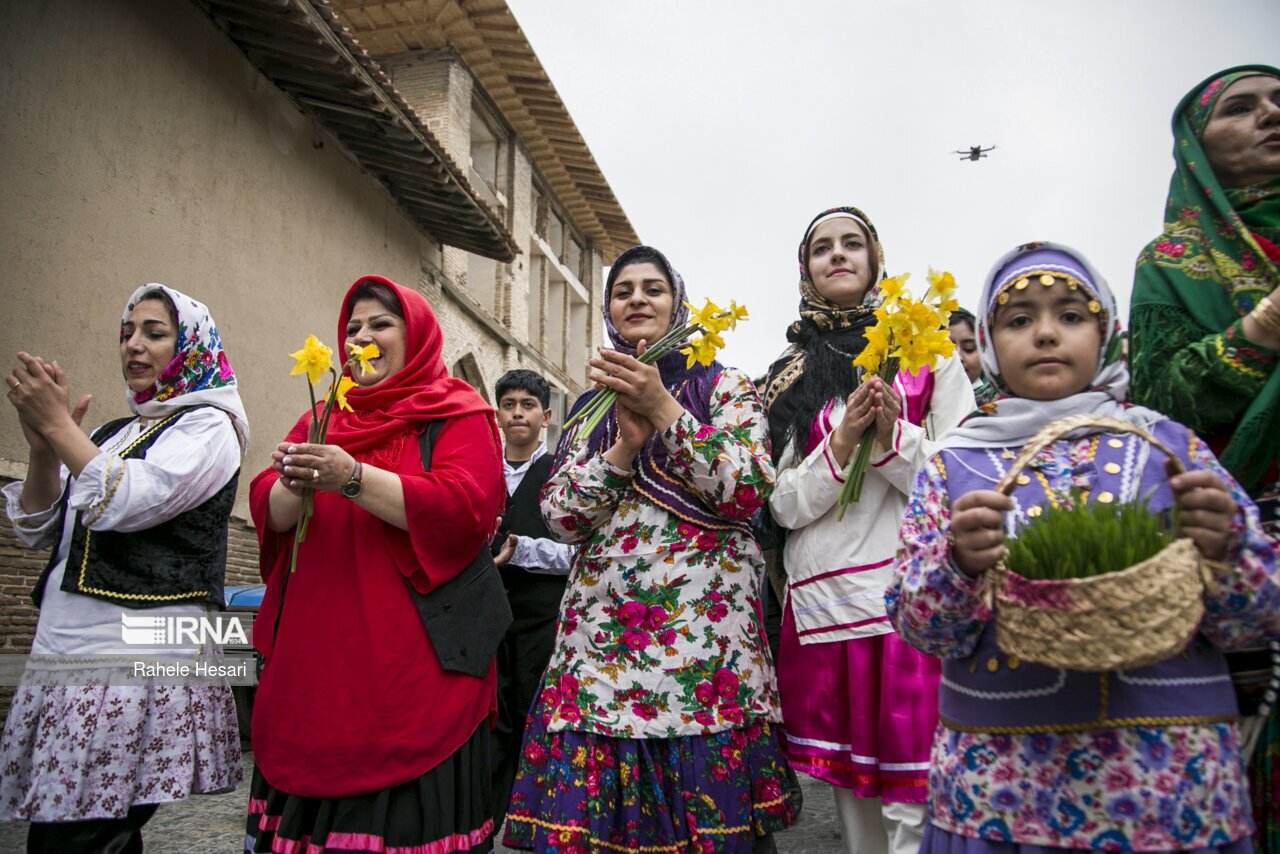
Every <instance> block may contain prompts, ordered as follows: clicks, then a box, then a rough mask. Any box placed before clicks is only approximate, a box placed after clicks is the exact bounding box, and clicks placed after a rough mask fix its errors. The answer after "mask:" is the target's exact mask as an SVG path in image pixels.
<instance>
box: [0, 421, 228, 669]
mask: <svg viewBox="0 0 1280 854" xmlns="http://www.w3.org/2000/svg"><path fill="white" fill-rule="evenodd" d="M152 423H154V420H153V422H152ZM143 432H144V430H143V429H142V427H141V426H140V423H139V421H138V420H137V419H134V420H133V421H131V422H130V423H129V424H127V425H126V426H125V427H124V428H123V429H121V430H120V432H118V433H116V434H115V435H114V436H112V437H111V438H110V439H108V440H107V442H106V443H105V445H104V447H103V453H101V454H98V455H97V456H96V457H94V458H93V459H92V460H90V461H89V463H88V465H86V466H85V467H84V469H83V470H82V471H81V472H80V476H79V477H78V478H74V479H73V481H72V484H71V493H70V495H69V496H68V498H67V516H66V519H65V520H64V522H63V525H62V538H61V541H60V543H59V546H58V554H57V560H56V562H55V564H54V567H53V570H52V572H50V574H49V580H48V583H47V584H46V585H45V590H44V599H43V601H42V602H41V605H40V618H39V620H38V621H37V623H36V636H35V640H34V641H33V642H32V644H31V654H32V655H57V656H68V655H75V656H87V655H126V656H136V655H140V654H145V653H147V652H151V651H161V650H151V649H150V648H148V647H145V646H136V645H132V644H131V645H128V646H125V644H124V641H123V639H122V638H123V636H122V634H121V620H120V615H121V614H122V613H127V614H132V615H137V614H148V613H152V614H154V613H159V612H157V611H153V610H151V609H135V608H129V607H128V606H126V605H119V604H116V603H114V602H108V601H106V600H103V599H95V598H93V597H91V596H84V595H82V594H79V593H67V592H65V591H63V590H62V579H63V574H64V572H65V570H66V567H67V555H68V553H69V551H70V549H71V534H72V530H73V529H74V526H75V514H76V512H77V511H82V517H81V521H82V523H83V524H84V526H85V527H86V528H88V529H89V530H91V531H116V532H128V531H141V530H144V529H146V528H152V527H154V526H156V525H159V524H160V523H161V522H166V521H168V520H169V519H172V518H173V517H175V516H177V515H178V514H180V513H183V512H185V511H187V510H190V509H191V508H193V507H196V506H198V505H200V504H203V503H204V502H205V501H207V500H208V499H209V498H210V497H211V496H213V495H214V494H215V493H216V492H217V491H218V490H219V489H221V488H222V487H223V486H225V485H226V483H227V481H229V480H230V479H231V476H232V475H233V474H235V472H236V469H238V468H239V467H240V444H239V440H238V439H237V438H236V431H235V428H234V427H232V425H231V419H230V418H229V417H227V414H226V413H225V412H223V411H222V410H220V409H215V408H213V407H205V408H201V409H196V410H193V411H191V412H188V413H186V414H185V415H183V416H182V417H181V418H179V419H178V420H177V422H176V423H174V424H172V425H171V426H170V427H169V428H168V429H166V430H165V431H164V432H163V433H161V434H160V436H159V437H158V438H157V439H156V441H155V444H153V445H152V446H151V448H150V449H148V451H147V455H146V457H145V458H143V459H128V460H125V459H122V458H121V457H119V456H117V454H118V453H120V452H121V451H123V449H124V448H126V447H127V446H128V445H129V444H130V443H131V442H133V440H135V439H137V438H138V437H139V436H141V435H142V433H143ZM69 477H70V472H69V471H67V468H66V467H65V466H63V467H61V469H60V471H59V473H58V478H59V484H60V486H65V485H66V482H67V479H68V478H69ZM22 485H23V482H22V481H18V482H16V483H10V484H8V485H7V486H5V487H4V488H3V494H4V499H5V509H6V511H7V512H8V515H9V519H10V520H12V521H13V527H14V532H15V533H16V534H17V537H18V539H19V540H20V541H21V542H22V544H23V545H26V546H28V547H30V548H37V549H38V548H48V547H49V546H51V545H52V544H53V540H54V536H55V530H54V529H55V526H56V523H57V519H58V503H57V502H56V501H55V502H54V504H53V506H52V507H49V508H47V509H45V510H42V511H40V512H37V513H30V514H28V513H26V512H24V511H23V509H22V503H21V501H20V497H21V495H22ZM211 607H212V606H209V605H205V604H194V605H193V604H184V605H175V606H166V607H165V608H164V609H163V613H165V614H178V615H188V616H201V615H204V614H206V613H207V612H208V611H209V609H210V608H211ZM162 651H163V652H164V653H167V654H171V653H174V652H176V651H177V650H175V649H173V648H172V647H168V648H165V649H163V650H162ZM190 651H191V652H195V651H197V650H194V649H192V650H190Z"/></svg>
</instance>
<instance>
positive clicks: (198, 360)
mask: <svg viewBox="0 0 1280 854" xmlns="http://www.w3.org/2000/svg"><path fill="white" fill-rule="evenodd" d="M152 291H161V292H163V293H164V295H165V296H166V297H168V299H169V302H170V303H171V304H172V305H173V307H174V309H175V310H176V311H177V313H178V330H177V335H178V340H177V345H176V351H175V352H174V355H173V358H172V359H171V360H170V361H169V364H167V365H166V366H165V367H164V369H163V370H161V371H160V374H159V376H157V378H156V381H155V383H154V384H153V385H151V386H150V387H149V388H147V389H144V390H143V391H140V392H137V393H134V391H133V390H132V389H130V388H129V387H128V386H127V385H126V386H125V389H124V397H125V402H126V403H127V404H128V405H129V409H130V410H131V411H132V412H133V413H134V414H135V415H140V416H142V417H144V418H156V417H159V416H162V415H165V414H166V413H170V412H174V411H176V410H178V409H184V408H186V407H189V406H196V405H198V404H208V405H209V406H216V407H217V408H218V409H221V410H222V411H224V412H226V413H227V414H228V415H230V416H231V420H232V423H233V425H234V426H235V429H236V435H237V436H238V437H239V439H240V453H242V454H243V453H244V451H245V449H246V448H247V447H248V446H249V419H248V417H247V416H246V415H245V412H244V403H243V402H241V400H240V391H239V389H238V388H237V385H236V372H235V371H233V370H232V369H231V363H230V362H229V361H227V354H226V353H225V352H223V349H222V337H221V336H220V335H218V328H217V327H216V326H215V325H214V323H213V316H212V315H210V314H209V309H208V308H207V307H205V305H204V303H202V302H199V301H197V300H194V299H192V298H191V297H189V296H187V295H186V294H184V293H182V292H181V291H175V290H174V289H173V288H170V287H168V286H166V285H161V284H158V283H156V282H149V283H147V284H145V285H143V286H142V287H140V288H138V289H137V290H135V291H134V292H133V295H132V296H130V297H129V301H128V303H126V304H125V307H124V314H123V315H122V316H121V319H120V329H121V332H120V334H121V336H122V337H123V335H124V324H125V323H126V322H127V321H128V320H129V314H130V313H131V312H132V311H133V309H134V308H135V307H136V306H137V305H138V303H139V302H141V301H142V297H143V296H144V295H145V294H148V293H150V292H152Z"/></svg>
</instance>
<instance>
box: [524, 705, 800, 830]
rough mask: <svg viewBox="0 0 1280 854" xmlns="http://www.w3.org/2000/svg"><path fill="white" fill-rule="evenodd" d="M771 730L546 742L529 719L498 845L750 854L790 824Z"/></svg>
mask: <svg viewBox="0 0 1280 854" xmlns="http://www.w3.org/2000/svg"><path fill="white" fill-rule="evenodd" d="M799 808H800V792H799V790H798V789H795V788H791V787H789V786H788V784H787V772H786V759H785V758H784V757H783V755H782V750H781V748H780V747H779V746H778V736H777V730H776V729H775V728H774V727H773V726H772V725H771V724H769V723H768V722H765V721H756V722H754V723H751V724H749V725H747V726H745V727H743V728H742V729H735V730H728V731H725V732H719V733H715V734H714V735H698V736H684V737H681V738H611V737H609V736H605V735H597V734H595V733H590V732H572V731H563V732H555V733H553V732H548V731H547V729H546V724H544V723H543V722H542V720H541V716H540V715H537V714H531V715H530V716H529V724H528V729H527V730H526V732H525V741H524V747H523V750H522V754H521V757H520V770H519V772H518V773H517V775H516V783H515V788H514V790H513V792H512V795H511V804H510V807H509V808H508V810H507V830H506V838H505V839H504V840H503V842H504V844H505V845H507V846H509V847H511V848H521V849H526V850H533V851H554V852H556V854H587V852H594V851H617V852H640V851H644V852H712V851H714V852H725V854H735V852H742V854H748V852H750V851H751V849H752V845H753V844H754V843H755V841H756V838H757V837H760V836H764V835H766V834H769V833H773V832H774V831H778V830H782V829H783V828H785V827H789V826H790V825H792V824H794V823H795V820H796V815H797V813H798V812H799Z"/></svg>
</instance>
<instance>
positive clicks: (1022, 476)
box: [1018, 474, 1031, 486]
mask: <svg viewBox="0 0 1280 854" xmlns="http://www.w3.org/2000/svg"><path fill="white" fill-rule="evenodd" d="M1030 482H1031V478H1029V477H1027V476H1026V475H1025V474H1020V475H1018V486H1026V485H1027V484H1028V483H1030Z"/></svg>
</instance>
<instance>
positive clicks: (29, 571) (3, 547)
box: [0, 478, 49, 719]
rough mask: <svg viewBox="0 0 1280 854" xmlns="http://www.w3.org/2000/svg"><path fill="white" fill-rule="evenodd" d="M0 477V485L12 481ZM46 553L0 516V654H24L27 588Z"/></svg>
mask: <svg viewBox="0 0 1280 854" xmlns="http://www.w3.org/2000/svg"><path fill="white" fill-rule="evenodd" d="M12 482H13V479H12V478H0V484H5V483H12ZM48 559H49V552H48V551H45V550H41V551H35V550H33V549H28V548H26V547H25V546H23V545H21V544H20V543H19V542H18V538H17V537H16V536H14V533H13V525H12V524H10V523H9V518H8V516H0V653H4V654H8V655H13V654H17V655H25V654H26V653H27V652H29V651H30V650H31V639H32V638H34V637H35V633H36V615H37V613H38V612H37V611H36V609H35V606H34V605H32V604H31V588H32V586H33V585H34V584H35V583H36V579H37V578H39V577H40V571H41V570H42V569H44V564H45V561H47V560H48ZM12 698H13V689H12V688H6V687H0V719H3V718H4V716H6V715H8V714H9V702H10V700H12Z"/></svg>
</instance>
